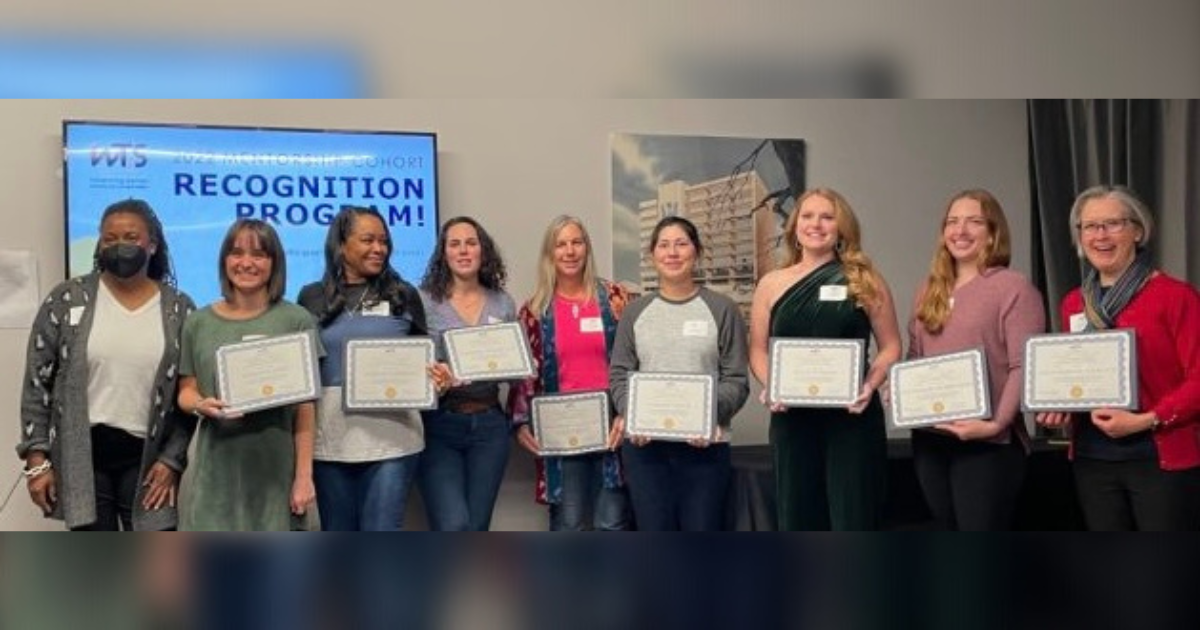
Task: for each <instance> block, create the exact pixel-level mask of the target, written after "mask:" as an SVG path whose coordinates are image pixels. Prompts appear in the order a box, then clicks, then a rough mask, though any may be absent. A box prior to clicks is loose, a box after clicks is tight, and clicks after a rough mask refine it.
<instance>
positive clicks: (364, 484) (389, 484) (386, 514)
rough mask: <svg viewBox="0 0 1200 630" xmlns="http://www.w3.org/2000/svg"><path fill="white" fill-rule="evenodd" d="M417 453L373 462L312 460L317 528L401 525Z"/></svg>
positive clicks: (388, 529)
mask: <svg viewBox="0 0 1200 630" xmlns="http://www.w3.org/2000/svg"><path fill="white" fill-rule="evenodd" d="M419 461H420V457H419V456H418V455H409V456H406V457H397V458H393V459H385V460H382V461H377V462H354V463H348V462H322V461H317V462H313V482H314V483H315V484H316V486H317V508H318V510H319V512H320V514H321V529H322V530H323V531H327V532H354V531H364V532H395V531H400V530H401V529H403V528H404V510H405V506H406V505H407V504H408V489H409V488H410V487H412V480H413V477H415V476H416V473H417V465H418V462H419Z"/></svg>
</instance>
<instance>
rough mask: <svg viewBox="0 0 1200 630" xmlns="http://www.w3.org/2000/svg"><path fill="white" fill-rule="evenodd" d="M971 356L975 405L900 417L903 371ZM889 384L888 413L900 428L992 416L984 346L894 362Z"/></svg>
mask: <svg viewBox="0 0 1200 630" xmlns="http://www.w3.org/2000/svg"><path fill="white" fill-rule="evenodd" d="M963 359H968V360H969V363H970V370H971V380H972V385H973V388H974V394H975V402H976V404H975V406H973V407H971V408H970V409H962V410H948V411H946V412H936V411H935V412H932V413H928V414H919V415H915V416H912V417H909V418H901V417H900V409H901V408H902V407H901V403H902V402H903V398H902V396H903V395H904V394H903V393H902V392H901V391H900V385H899V383H900V378H899V377H900V374H901V372H905V371H908V370H911V369H914V368H920V367H929V366H931V365H937V364H939V363H951V362H958V361H962V360H963ZM888 387H889V390H890V392H891V399H892V404H891V411H890V413H889V414H888V417H889V419H890V420H891V424H892V426H893V427H894V428H897V429H911V428H914V427H923V426H929V425H933V424H940V423H942V422H950V421H952V420H964V419H969V418H990V417H991V415H992V398H991V395H990V393H989V389H990V388H989V387H988V372H987V356H986V355H985V354H984V352H983V348H974V349H971V350H965V351H963V352H951V353H948V354H941V355H938V356H934V357H926V358H923V359H913V360H911V361H903V362H900V363H896V364H893V365H892V368H891V370H889V373H888Z"/></svg>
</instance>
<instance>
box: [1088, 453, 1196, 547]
mask: <svg viewBox="0 0 1200 630" xmlns="http://www.w3.org/2000/svg"><path fill="white" fill-rule="evenodd" d="M1072 468H1073V469H1074V471H1075V488H1076V491H1077V492H1078V494H1079V506H1080V507H1081V508H1082V509H1083V516H1084V520H1086V521H1087V527H1088V529H1090V530H1092V531H1196V530H1197V529H1200V468H1190V469H1188V470H1179V471H1166V470H1162V469H1160V468H1159V467H1158V462H1156V461H1154V460H1144V461H1124V462H1109V461H1101V460H1098V459H1088V458H1085V457H1076V458H1075V464H1074V466H1072Z"/></svg>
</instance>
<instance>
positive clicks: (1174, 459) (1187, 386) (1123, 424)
mask: <svg viewBox="0 0 1200 630" xmlns="http://www.w3.org/2000/svg"><path fill="white" fill-rule="evenodd" d="M1153 227H1154V226H1153V221H1152V219H1151V216H1150V212H1149V210H1148V209H1147V208H1146V206H1145V204H1144V203H1142V202H1141V200H1139V199H1138V198H1137V197H1136V196H1135V195H1134V194H1133V193H1132V192H1131V191H1129V190H1126V189H1124V188H1120V187H1113V186H1096V187H1094V188H1089V189H1088V190H1085V191H1084V192H1083V193H1081V194H1080V195H1079V197H1078V198H1077V199H1076V200H1075V205H1074V207H1072V208H1071V228H1072V232H1071V233H1072V236H1073V240H1074V241H1075V245H1076V247H1077V249H1078V251H1079V255H1080V258H1082V259H1083V260H1084V262H1085V264H1084V269H1085V273H1084V279H1083V286H1082V287H1080V288H1077V289H1075V290H1074V291H1071V292H1070V293H1068V294H1067V296H1066V297H1065V298H1064V299H1063V302H1062V307H1061V315H1062V321H1063V322H1064V325H1066V326H1068V327H1069V330H1070V331H1071V332H1080V331H1084V330H1106V329H1115V328H1130V329H1133V330H1134V332H1135V335H1136V337H1137V355H1136V356H1137V357H1138V358H1139V360H1138V366H1137V379H1138V392H1139V396H1140V406H1139V409H1138V410H1137V411H1126V410H1121V409H1093V410H1092V411H1091V413H1090V414H1067V413H1041V414H1038V417H1037V420H1038V422H1039V423H1041V424H1042V425H1043V426H1047V427H1061V426H1067V425H1069V426H1070V429H1071V443H1072V457H1073V459H1074V471H1075V485H1076V487H1077V490H1078V493H1079V502H1080V506H1081V507H1082V508H1083V514H1084V519H1085V520H1086V521H1087V526H1088V528H1089V529H1093V530H1195V529H1198V528H1200V293H1197V291H1196V289H1195V288H1194V287H1192V286H1191V285H1189V284H1187V283H1186V282H1183V281H1181V280H1179V279H1176V278H1173V277H1171V276H1168V275H1167V274H1166V273H1163V272H1162V271H1161V270H1158V269H1155V268H1154V265H1153V262H1152V260H1151V256H1150V252H1149V250H1148V248H1147V244H1148V243H1149V242H1150V236H1151V234H1152V231H1153Z"/></svg>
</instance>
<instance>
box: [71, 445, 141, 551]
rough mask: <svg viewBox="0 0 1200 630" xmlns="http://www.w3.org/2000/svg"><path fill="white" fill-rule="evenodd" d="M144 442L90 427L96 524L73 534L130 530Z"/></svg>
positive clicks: (131, 529) (77, 529)
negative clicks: (94, 480) (94, 482)
mask: <svg viewBox="0 0 1200 630" xmlns="http://www.w3.org/2000/svg"><path fill="white" fill-rule="evenodd" d="M144 446H145V440H143V439H141V438H139V437H135V436H134V435H132V434H130V433H127V432H125V431H122V430H121V429H115V428H113V427H110V426H106V425H103V424H97V425H93V426H92V469H93V471H94V473H93V474H94V475H95V477H96V522H94V523H92V524H91V525H85V526H83V527H77V528H76V531H94V532H100V531H104V532H115V531H118V525H120V528H119V529H123V530H125V531H127V532H128V531H133V502H134V501H135V500H137V494H138V492H137V490H138V473H139V471H140V468H141V463H142V449H143V447H144Z"/></svg>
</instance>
